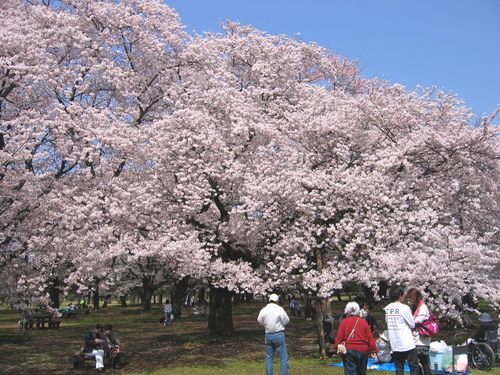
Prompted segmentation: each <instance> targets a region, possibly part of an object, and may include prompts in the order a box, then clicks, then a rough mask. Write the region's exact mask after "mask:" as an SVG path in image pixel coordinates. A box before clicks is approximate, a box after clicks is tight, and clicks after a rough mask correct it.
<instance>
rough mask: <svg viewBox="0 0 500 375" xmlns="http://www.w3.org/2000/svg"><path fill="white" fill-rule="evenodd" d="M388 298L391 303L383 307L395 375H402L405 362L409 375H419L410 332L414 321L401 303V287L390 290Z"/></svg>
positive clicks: (408, 307) (402, 293)
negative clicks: (406, 361) (406, 362)
mask: <svg viewBox="0 0 500 375" xmlns="http://www.w3.org/2000/svg"><path fill="white" fill-rule="evenodd" d="M389 297H390V299H391V301H392V302H391V303H390V304H388V305H387V306H386V307H384V311H385V321H386V322H387V330H388V331H389V342H390V343H391V349H392V359H393V360H394V364H395V365H396V375H403V373H404V367H403V365H404V363H405V360H408V363H409V365H410V375H419V366H418V358H417V351H416V349H415V341H414V340H413V333H412V331H411V330H412V329H413V328H415V319H414V318H413V314H412V312H411V309H410V306H408V305H406V304H404V303H403V301H404V297H405V296H404V289H403V287H401V286H395V287H393V288H391V291H390V292H389Z"/></svg>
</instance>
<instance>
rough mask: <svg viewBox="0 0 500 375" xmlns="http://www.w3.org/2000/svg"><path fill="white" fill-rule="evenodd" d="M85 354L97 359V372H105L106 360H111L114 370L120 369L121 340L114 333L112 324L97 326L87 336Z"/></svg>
mask: <svg viewBox="0 0 500 375" xmlns="http://www.w3.org/2000/svg"><path fill="white" fill-rule="evenodd" d="M84 352H85V353H87V354H92V355H93V356H94V357H95V367H96V369H97V371H99V372H101V371H104V358H105V357H107V358H110V362H111V365H112V366H113V368H115V369H117V368H119V363H120V357H121V354H122V353H121V351H120V340H119V339H118V337H117V336H116V334H115V333H114V332H113V326H112V325H111V324H106V325H104V326H103V325H102V324H96V325H95V327H94V328H93V329H91V330H89V331H88V332H87V333H86V334H85V348H84Z"/></svg>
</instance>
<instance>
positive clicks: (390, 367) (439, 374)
mask: <svg viewBox="0 0 500 375" xmlns="http://www.w3.org/2000/svg"><path fill="white" fill-rule="evenodd" d="M328 366H337V367H344V364H343V363H342V362H336V363H330V364H329V365H328ZM367 368H368V369H369V370H375V371H396V366H395V365H394V363H393V362H388V363H375V360H374V359H373V358H368V364H367ZM404 370H405V372H410V366H408V362H406V361H405V365H404ZM431 373H432V375H450V374H451V372H446V371H434V370H431ZM468 374H470V370H467V372H457V375H468Z"/></svg>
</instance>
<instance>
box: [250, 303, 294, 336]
mask: <svg viewBox="0 0 500 375" xmlns="http://www.w3.org/2000/svg"><path fill="white" fill-rule="evenodd" d="M257 321H258V322H259V324H260V325H261V326H264V327H265V330H266V333H275V332H280V331H284V330H285V326H286V325H287V324H288V322H289V321H290V318H289V317H288V315H287V313H286V311H285V310H284V309H283V307H281V306H279V305H277V304H275V303H268V304H267V305H266V307H264V308H263V309H262V310H260V313H259V317H258V318H257Z"/></svg>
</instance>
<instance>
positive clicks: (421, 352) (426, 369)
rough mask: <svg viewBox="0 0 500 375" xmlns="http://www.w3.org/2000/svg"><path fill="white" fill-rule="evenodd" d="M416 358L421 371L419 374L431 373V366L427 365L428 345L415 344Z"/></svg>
mask: <svg viewBox="0 0 500 375" xmlns="http://www.w3.org/2000/svg"><path fill="white" fill-rule="evenodd" d="M417 358H418V362H419V363H420V366H421V368H422V371H421V372H420V374H421V375H431V368H430V366H429V347H428V346H422V347H421V346H417Z"/></svg>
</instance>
